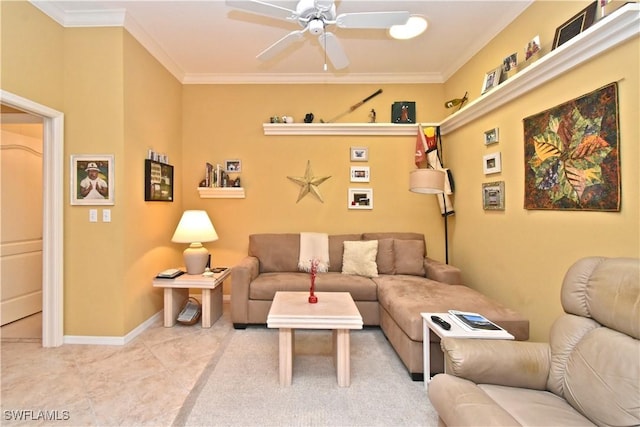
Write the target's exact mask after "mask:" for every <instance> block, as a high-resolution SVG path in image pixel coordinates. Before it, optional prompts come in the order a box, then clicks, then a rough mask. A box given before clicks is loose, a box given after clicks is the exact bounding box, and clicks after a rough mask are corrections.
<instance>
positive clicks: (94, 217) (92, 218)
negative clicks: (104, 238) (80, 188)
mask: <svg viewBox="0 0 640 427" xmlns="http://www.w3.org/2000/svg"><path fill="white" fill-rule="evenodd" d="M89 222H98V209H89Z"/></svg>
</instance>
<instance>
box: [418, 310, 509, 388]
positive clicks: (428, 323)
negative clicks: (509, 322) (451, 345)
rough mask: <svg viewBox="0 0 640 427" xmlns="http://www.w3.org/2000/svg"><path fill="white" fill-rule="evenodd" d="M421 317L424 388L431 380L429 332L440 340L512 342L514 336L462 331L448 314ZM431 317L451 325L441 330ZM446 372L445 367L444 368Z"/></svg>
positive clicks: (499, 333) (507, 333) (493, 332)
mask: <svg viewBox="0 0 640 427" xmlns="http://www.w3.org/2000/svg"><path fill="white" fill-rule="evenodd" d="M420 315H421V316H422V357H423V358H424V359H423V364H422V365H423V370H424V374H423V375H424V388H428V387H429V381H430V380H431V348H430V347H431V346H430V342H429V330H431V331H433V332H434V333H435V334H436V335H437V336H439V337H440V338H441V339H442V338H445V337H451V338H475V339H485V340H512V339H514V336H513V335H511V334H510V333H509V332H507V331H505V330H504V329H501V330H499V331H471V330H467V329H463V328H462V327H461V326H459V325H458V324H457V323H456V322H455V321H453V320H451V317H450V316H451V315H450V314H449V313H420ZM431 316H438V317H440V318H441V319H443V320H445V321H446V322H448V323H449V324H450V325H451V329H449V330H448V331H447V330H446V329H443V328H442V327H441V326H440V325H438V324H437V323H436V322H434V321H433V320H431ZM445 370H446V366H445Z"/></svg>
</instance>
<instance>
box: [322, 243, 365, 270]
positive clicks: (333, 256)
mask: <svg viewBox="0 0 640 427" xmlns="http://www.w3.org/2000/svg"><path fill="white" fill-rule="evenodd" d="M360 239H361V235H360V234H336V235H330V236H329V271H335V272H338V273H339V272H341V271H342V253H343V250H344V245H343V244H344V242H345V241H356V240H360Z"/></svg>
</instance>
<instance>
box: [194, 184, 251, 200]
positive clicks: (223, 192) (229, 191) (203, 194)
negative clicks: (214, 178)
mask: <svg viewBox="0 0 640 427" xmlns="http://www.w3.org/2000/svg"><path fill="white" fill-rule="evenodd" d="M198 193H200V198H201V199H244V188H243V187H198Z"/></svg>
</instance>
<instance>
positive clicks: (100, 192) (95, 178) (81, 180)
mask: <svg viewBox="0 0 640 427" xmlns="http://www.w3.org/2000/svg"><path fill="white" fill-rule="evenodd" d="M69 176H70V177H71V188H70V194H71V204H72V205H113V204H114V197H113V189H114V176H115V169H114V165H113V155H112V154H72V155H71V170H70V173H69Z"/></svg>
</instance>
